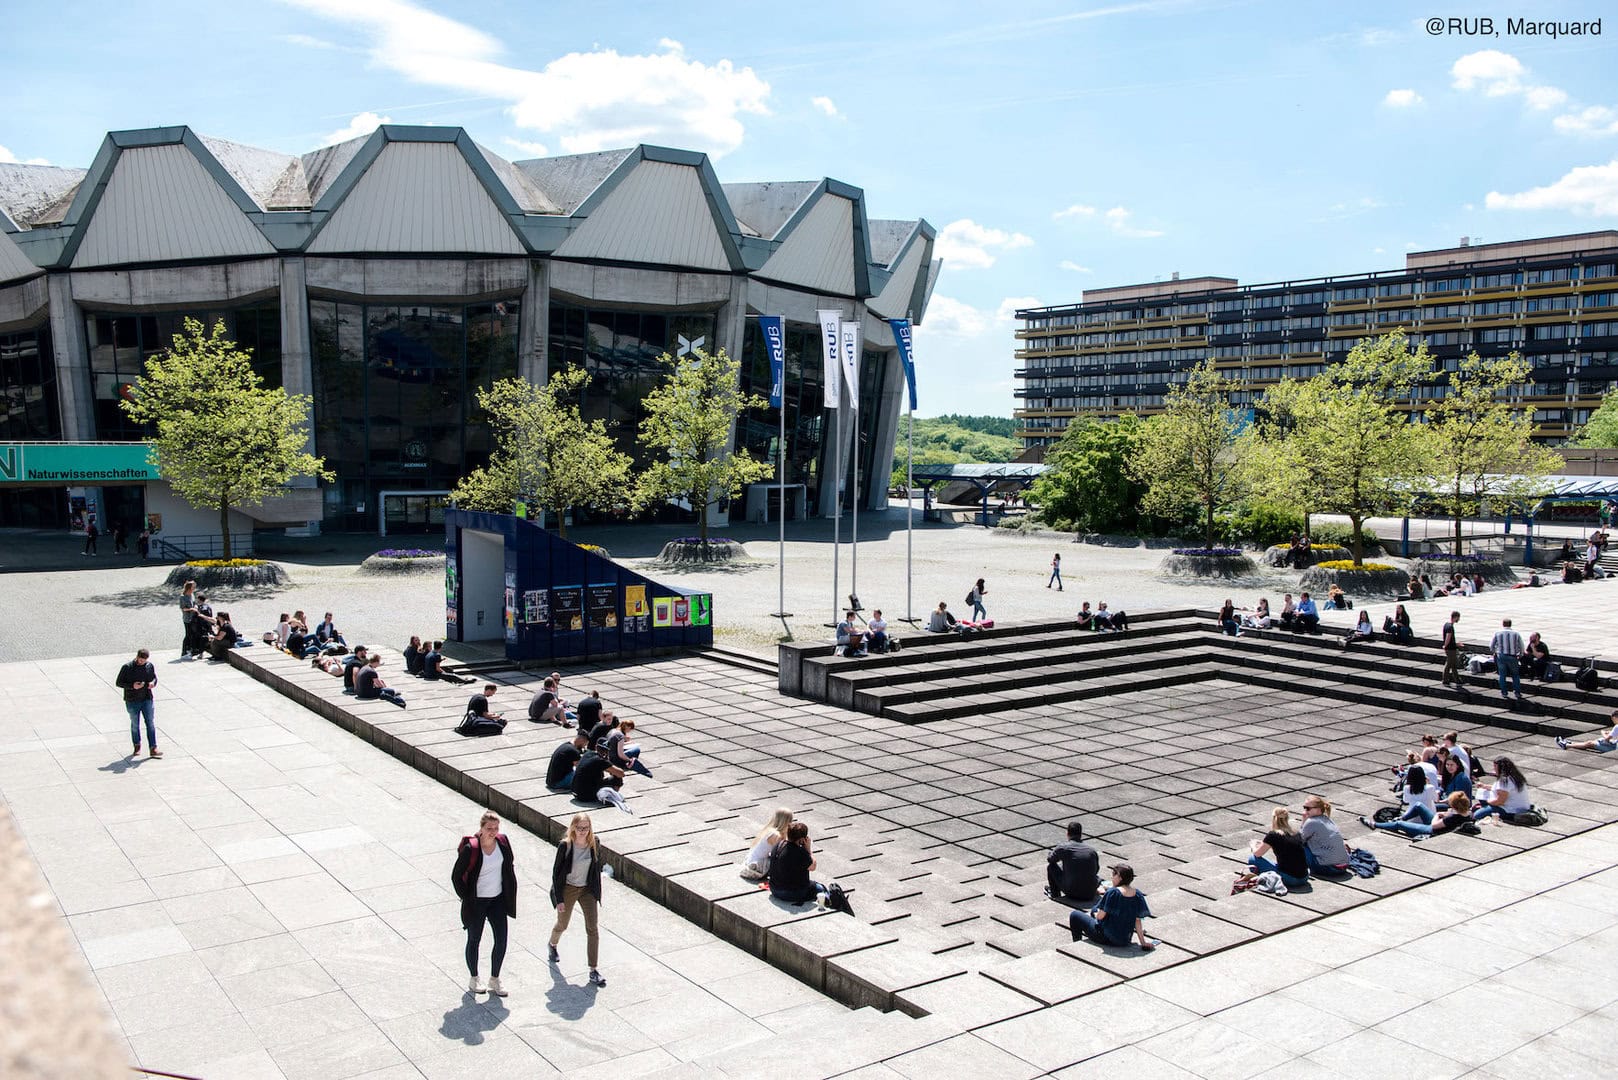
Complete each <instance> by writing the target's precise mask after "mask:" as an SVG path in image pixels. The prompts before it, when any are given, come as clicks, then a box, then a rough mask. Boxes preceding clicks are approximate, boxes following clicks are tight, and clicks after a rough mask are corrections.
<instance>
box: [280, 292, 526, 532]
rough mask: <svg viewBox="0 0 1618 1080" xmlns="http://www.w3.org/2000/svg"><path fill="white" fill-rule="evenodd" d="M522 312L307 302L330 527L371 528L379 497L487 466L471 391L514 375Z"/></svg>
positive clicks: (498, 307)
mask: <svg viewBox="0 0 1618 1080" xmlns="http://www.w3.org/2000/svg"><path fill="white" fill-rule="evenodd" d="M519 310H520V302H519V301H518V300H515V299H513V300H504V301H500V302H497V303H489V304H474V305H471V306H465V307H463V306H432V305H427V304H345V303H339V302H336V301H330V300H311V301H310V302H309V340H310V348H311V352H312V362H313V367H314V387H315V452H316V453H318V454H319V455H320V456H321V457H323V458H325V459H326V467H327V468H328V469H331V470H332V471H333V472H335V473H336V474H337V479H336V481H335V482H333V483H331V484H327V485H325V486H324V491H325V498H326V505H325V515H324V519H325V523H326V524H327V526H329V527H331V528H334V529H352V530H370V529H375V528H376V522H377V500H378V499H379V497H380V496H379V494H378V493H379V492H382V491H387V490H396V489H407V490H448V489H449V488H452V487H454V486H455V483H456V481H458V480H459V479H460V478H461V477H462V476H464V475H465V474H466V473H468V472H470V471H471V470H473V469H475V468H477V467H478V466H480V465H484V464H487V463H488V460H489V454H490V452H491V451H492V450H493V442H492V440H491V438H490V434H489V428H488V425H487V424H485V423H483V422H482V420H481V417H480V415H479V410H478V407H477V392H478V390H479V389H481V388H486V387H488V386H490V385H492V384H493V383H495V382H496V381H498V380H500V379H507V378H512V377H514V376H515V375H516V374H517V323H518V315H519Z"/></svg>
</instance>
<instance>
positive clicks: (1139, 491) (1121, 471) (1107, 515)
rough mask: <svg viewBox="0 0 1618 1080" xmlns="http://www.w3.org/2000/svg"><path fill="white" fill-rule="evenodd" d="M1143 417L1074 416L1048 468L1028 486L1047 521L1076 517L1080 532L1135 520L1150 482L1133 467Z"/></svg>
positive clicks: (1030, 498)
mask: <svg viewBox="0 0 1618 1080" xmlns="http://www.w3.org/2000/svg"><path fill="white" fill-rule="evenodd" d="M1140 443H1141V421H1140V418H1139V417H1138V416H1136V415H1135V414H1134V413H1125V414H1124V415H1123V416H1120V417H1119V418H1118V419H1116V420H1097V419H1095V418H1093V417H1085V418H1082V419H1078V420H1075V421H1073V422H1072V423H1070V424H1069V425H1068V426H1067V430H1066V431H1064V432H1063V433H1062V437H1061V438H1060V439H1059V440H1057V442H1056V445H1055V446H1053V447H1051V449H1050V452H1049V453H1048V454H1046V455H1045V466H1046V469H1045V472H1044V473H1042V474H1041V475H1040V477H1039V479H1038V480H1036V481H1034V483H1033V486H1032V487H1030V488H1029V491H1028V501H1029V502H1030V503H1031V504H1033V505H1034V506H1037V507H1039V511H1040V516H1041V517H1042V518H1043V519H1044V520H1046V521H1052V522H1054V521H1071V522H1073V527H1074V528H1075V529H1076V530H1077V531H1079V532H1108V531H1111V530H1113V529H1116V528H1119V527H1121V526H1126V525H1129V524H1131V523H1132V521H1133V519H1134V516H1135V507H1136V505H1137V504H1139V502H1140V500H1141V497H1142V496H1143V495H1144V494H1145V487H1144V486H1143V485H1142V484H1141V483H1140V482H1139V481H1138V480H1136V479H1135V478H1134V477H1133V476H1132V475H1131V474H1130V471H1129V463H1130V461H1132V460H1133V459H1134V457H1135V455H1136V453H1138V452H1139V449H1140Z"/></svg>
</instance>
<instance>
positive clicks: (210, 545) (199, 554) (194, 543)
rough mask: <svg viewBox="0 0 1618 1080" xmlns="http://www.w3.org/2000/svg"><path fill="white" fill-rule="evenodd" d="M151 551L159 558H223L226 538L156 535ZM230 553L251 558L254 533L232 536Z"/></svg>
mask: <svg viewBox="0 0 1618 1080" xmlns="http://www.w3.org/2000/svg"><path fill="white" fill-rule="evenodd" d="M151 545H152V546H151V552H152V554H153V555H154V556H156V557H157V558H159V559H177V560H179V561H180V562H185V561H186V560H188V559H222V558H224V555H225V543H224V539H223V538H222V537H219V536H206V535H205V536H154V537H152V540H151ZM230 554H231V556H232V557H233V558H249V557H251V556H252V554H253V535H252V534H251V533H247V534H244V535H242V536H233V537H231V543H230Z"/></svg>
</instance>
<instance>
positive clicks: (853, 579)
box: [848, 398, 860, 603]
mask: <svg viewBox="0 0 1618 1080" xmlns="http://www.w3.org/2000/svg"><path fill="white" fill-rule="evenodd" d="M850 506H851V508H852V510H853V512H854V533H853V536H852V537H851V538H850V540H849V551H850V553H851V554H852V555H853V560H854V566H853V569H852V570H851V571H850V572H849V575H848V591H849V592H851V593H853V594H854V595H853V597H852V599H851V601H850V602H851V603H852V600H858V599H859V596H860V402H859V399H858V398H855V399H854V501H853V502H852V503H851V504H850Z"/></svg>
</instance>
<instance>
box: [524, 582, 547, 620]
mask: <svg viewBox="0 0 1618 1080" xmlns="http://www.w3.org/2000/svg"><path fill="white" fill-rule="evenodd" d="M522 621H523V622H525V623H528V624H529V625H530V626H544V625H545V624H546V623H548V622H550V621H551V594H550V590H549V589H530V590H529V591H528V592H525V593H523V594H522Z"/></svg>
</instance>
